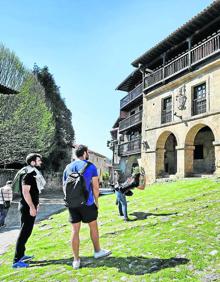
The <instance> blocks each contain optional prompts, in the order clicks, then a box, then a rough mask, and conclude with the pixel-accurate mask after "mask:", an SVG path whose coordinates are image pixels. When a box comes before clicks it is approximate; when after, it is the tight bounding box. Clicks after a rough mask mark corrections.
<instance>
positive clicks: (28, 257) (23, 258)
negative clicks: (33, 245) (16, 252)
mask: <svg viewBox="0 0 220 282" xmlns="http://www.w3.org/2000/svg"><path fill="white" fill-rule="evenodd" d="M33 258H34V256H23V257H22V258H21V259H20V261H23V262H26V261H30V260H32V259H33Z"/></svg>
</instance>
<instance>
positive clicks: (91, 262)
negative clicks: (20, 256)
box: [30, 257, 189, 275]
mask: <svg viewBox="0 0 220 282" xmlns="http://www.w3.org/2000/svg"><path fill="white" fill-rule="evenodd" d="M72 260H73V259H72V257H71V258H67V259H58V260H42V261H32V262H30V267H43V266H48V265H54V264H63V265H64V264H67V265H72ZM188 262H189V260H188V259H186V258H174V257H172V258H169V259H159V258H145V257H107V258H102V259H98V260H95V259H94V258H93V257H81V266H82V267H83V268H86V267H89V268H98V267H114V268H117V269H118V271H119V272H124V273H127V274H131V275H144V274H146V273H152V272H157V271H160V270H161V269H164V268H171V267H176V266H177V265H181V264H187V263H188Z"/></svg>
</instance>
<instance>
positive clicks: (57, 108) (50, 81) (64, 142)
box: [33, 65, 74, 171]
mask: <svg viewBox="0 0 220 282" xmlns="http://www.w3.org/2000/svg"><path fill="white" fill-rule="evenodd" d="M33 73H34V74H35V75H36V76H37V78H38V80H39V82H40V83H41V85H42V86H43V87H44V89H45V95H46V102H47V105H48V107H49V108H50V109H51V111H52V113H53V116H54V120H55V137H54V147H53V151H51V153H50V156H49V162H48V163H47V167H48V168H50V169H52V170H55V171H59V170H63V169H64V167H65V165H66V164H67V163H68V162H69V161H70V160H71V145H72V143H73V141H74V129H73V127H72V121H71V117H72V114H71V112H70V110H69V109H68V108H67V107H66V105H65V102H64V101H63V99H62V98H61V96H60V91H59V87H58V86H57V85H56V83H55V80H54V78H53V76H52V74H51V73H50V72H49V70H48V67H46V66H45V67H43V68H42V69H41V68H39V67H38V66H37V65H35V66H34V70H33Z"/></svg>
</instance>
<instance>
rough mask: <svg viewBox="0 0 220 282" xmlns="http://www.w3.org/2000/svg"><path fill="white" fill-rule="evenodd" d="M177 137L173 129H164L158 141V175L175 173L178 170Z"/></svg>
mask: <svg viewBox="0 0 220 282" xmlns="http://www.w3.org/2000/svg"><path fill="white" fill-rule="evenodd" d="M176 146H177V138H176V136H175V135H174V133H173V132H171V131H164V132H163V133H162V134H160V136H159V137H158V139H157V143H156V177H163V176H165V175H167V174H168V175H169V174H175V173H176V171H177V153H176Z"/></svg>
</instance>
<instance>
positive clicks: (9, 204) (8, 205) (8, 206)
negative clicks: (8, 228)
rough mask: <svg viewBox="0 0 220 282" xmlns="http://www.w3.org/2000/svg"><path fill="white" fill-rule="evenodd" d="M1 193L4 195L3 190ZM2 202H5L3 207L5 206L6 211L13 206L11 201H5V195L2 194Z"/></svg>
mask: <svg viewBox="0 0 220 282" xmlns="http://www.w3.org/2000/svg"><path fill="white" fill-rule="evenodd" d="M1 193H2V190H1ZM2 200H3V206H4V208H5V209H9V208H10V206H11V203H10V201H5V199H4V196H3V193H2Z"/></svg>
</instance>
